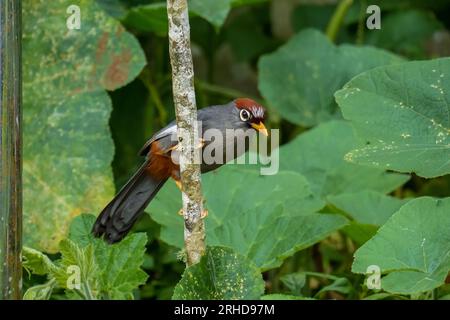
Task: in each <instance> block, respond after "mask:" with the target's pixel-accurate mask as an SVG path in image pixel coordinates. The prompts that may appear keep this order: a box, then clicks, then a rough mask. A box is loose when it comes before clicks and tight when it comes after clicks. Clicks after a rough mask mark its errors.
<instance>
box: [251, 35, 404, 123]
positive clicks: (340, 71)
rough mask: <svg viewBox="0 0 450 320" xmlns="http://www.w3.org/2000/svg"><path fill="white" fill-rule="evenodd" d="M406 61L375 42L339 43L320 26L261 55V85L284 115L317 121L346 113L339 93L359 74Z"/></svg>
mask: <svg viewBox="0 0 450 320" xmlns="http://www.w3.org/2000/svg"><path fill="white" fill-rule="evenodd" d="M400 61H401V58H399V57H397V56H395V55H393V54H390V53H388V52H386V51H383V50H379V49H375V48H372V47H356V46H352V45H341V46H339V47H337V46H335V45H334V44H332V43H331V42H330V41H329V40H328V38H327V37H326V36H325V35H323V34H322V33H320V32H319V31H317V30H314V29H308V30H305V31H302V32H300V33H298V34H297V35H295V36H294V37H292V39H291V40H289V42H288V43H287V44H285V45H284V46H282V47H281V48H279V49H278V50H277V51H276V52H274V53H271V54H269V55H266V56H263V57H262V58H261V59H260V61H259V89H260V91H261V93H262V95H263V96H264V98H265V99H266V100H267V101H268V103H269V104H270V105H271V106H272V107H274V108H276V109H277V110H278V111H279V112H280V115H281V116H282V117H283V118H284V119H286V120H288V121H290V122H293V123H295V124H298V125H302V126H305V127H311V126H314V125H316V124H318V123H320V122H323V121H326V120H330V119H334V118H340V117H341V115H340V111H339V109H338V108H337V105H336V102H335V101H334V98H333V94H334V93H335V92H336V90H338V89H340V88H341V87H342V86H343V85H344V84H345V83H346V82H347V81H348V80H350V79H351V78H352V77H353V76H355V75H357V74H359V73H361V72H363V71H365V70H369V69H372V68H374V67H377V66H381V65H385V64H391V63H397V62H400Z"/></svg>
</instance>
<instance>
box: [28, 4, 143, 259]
mask: <svg viewBox="0 0 450 320" xmlns="http://www.w3.org/2000/svg"><path fill="white" fill-rule="evenodd" d="M71 4H73V1H69V0H55V1H31V0H26V1H25V2H24V5H23V7H24V13H23V20H24V21H27V23H25V24H24V30H23V63H24V65H23V69H24V74H23V89H24V90H23V91H24V95H23V97H24V117H23V127H24V139H23V141H24V145H23V148H24V151H23V179H24V197H23V198H24V223H23V225H24V235H25V244H26V245H28V246H32V247H34V248H36V249H39V250H43V251H47V252H56V251H57V248H58V243H59V241H60V240H61V239H63V238H64V236H65V235H66V233H67V228H68V226H69V222H70V221H71V219H72V218H73V217H74V216H76V215H78V214H80V213H82V212H98V211H99V210H100V209H102V207H103V205H104V204H105V203H106V202H107V201H108V200H109V199H110V198H111V196H112V195H113V193H114V188H113V177H112V173H111V168H110V163H111V160H112V158H113V142H112V139H111V136H110V132H109V123H108V121H109V116H110V111H111V102H110V99H109V97H108V95H107V93H106V92H105V90H104V89H108V90H114V89H116V88H118V87H121V86H123V85H125V84H126V83H128V82H129V81H131V80H132V79H133V78H134V77H135V76H136V75H137V74H138V73H139V72H140V70H141V69H142V67H143V65H144V64H145V58H144V54H143V52H142V50H141V48H140V47H139V43H138V42H137V40H136V39H135V38H134V37H133V36H132V35H130V34H129V33H127V32H125V30H124V29H123V27H122V26H121V25H120V24H119V23H117V22H116V21H115V20H114V19H113V18H111V17H109V16H108V15H106V14H105V13H103V11H102V10H101V9H100V8H99V7H97V5H96V4H95V2H94V1H88V0H83V1H78V2H77V5H79V6H80V9H81V13H82V19H81V29H80V30H68V29H67V28H66V25H65V19H66V17H68V16H69V15H68V14H67V13H66V9H67V7H68V6H69V5H71ZM49 12H50V13H51V14H49ZM43 17H45V19H43Z"/></svg>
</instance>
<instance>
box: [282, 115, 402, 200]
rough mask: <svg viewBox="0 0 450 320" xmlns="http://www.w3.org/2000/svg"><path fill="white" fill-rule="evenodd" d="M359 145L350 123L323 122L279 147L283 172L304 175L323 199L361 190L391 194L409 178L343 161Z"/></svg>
mask: <svg viewBox="0 0 450 320" xmlns="http://www.w3.org/2000/svg"><path fill="white" fill-rule="evenodd" d="M331 137H332V138H331ZM358 146H361V143H360V142H359V140H358V138H357V137H356V135H355V134H354V132H353V129H352V127H351V126H350V124H348V123H347V122H344V121H330V122H327V123H323V124H321V125H319V126H317V127H316V128H314V129H311V130H309V131H307V132H305V133H303V134H301V135H299V136H298V137H297V138H296V139H294V140H293V141H291V142H289V143H288V144H286V145H283V146H282V147H281V148H280V159H282V161H280V170H291V171H296V172H299V173H301V174H302V175H303V176H305V177H306V179H307V180H308V182H309V183H310V185H311V190H312V191H313V193H314V194H317V195H321V196H323V197H326V196H328V195H334V194H341V193H352V192H357V191H361V190H375V191H379V192H382V193H388V192H391V191H393V190H395V189H396V188H398V187H399V186H401V185H402V184H403V183H405V182H406V181H407V180H408V179H409V177H408V176H407V175H400V174H396V173H388V172H386V171H385V170H383V169H376V168H369V167H366V166H360V165H355V164H352V163H348V162H346V161H344V155H345V154H346V153H347V152H349V151H350V150H352V149H354V148H357V147H358Z"/></svg>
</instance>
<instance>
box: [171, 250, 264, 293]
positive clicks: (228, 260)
mask: <svg viewBox="0 0 450 320" xmlns="http://www.w3.org/2000/svg"><path fill="white" fill-rule="evenodd" d="M263 293H264V280H263V279H262V276H261V273H260V271H259V269H258V268H257V267H256V266H255V265H254V263H252V262H251V261H249V260H248V259H247V258H245V257H243V256H241V255H239V254H237V253H235V252H234V251H233V250H232V249H229V248H221V247H209V248H208V249H207V250H206V253H205V255H204V256H203V257H202V259H201V260H200V262H199V263H197V264H195V265H193V266H191V267H189V268H187V269H186V270H185V271H184V273H183V277H182V278H181V281H180V282H179V283H178V284H177V286H176V287H175V290H174V293H173V297H172V299H177V300H237V299H239V300H243V299H246V300H255V299H259V298H260V297H261V295H262V294H263Z"/></svg>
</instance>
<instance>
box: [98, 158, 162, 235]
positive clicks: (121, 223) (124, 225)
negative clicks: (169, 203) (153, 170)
mask: <svg viewBox="0 0 450 320" xmlns="http://www.w3.org/2000/svg"><path fill="white" fill-rule="evenodd" d="M147 165H148V161H146V162H145V163H144V164H143V165H142V166H141V167H140V168H139V170H138V171H137V172H136V173H135V174H134V176H133V177H132V178H131V179H130V180H129V181H128V182H127V183H126V184H125V186H124V187H123V188H122V189H121V190H120V191H119V193H118V194H117V195H116V196H115V197H114V199H112V200H111V202H110V203H108V205H107V206H106V207H105V209H103V211H102V212H101V213H100V215H99V216H98V218H97V220H96V221H95V223H94V226H93V228H92V233H93V234H94V235H95V236H96V237H102V236H103V237H104V239H105V240H106V241H107V242H109V243H115V242H118V241H120V240H122V239H123V238H124V237H125V236H126V235H127V234H128V232H129V231H130V229H131V227H132V226H133V224H134V223H135V222H136V220H137V219H138V218H139V216H140V215H141V214H142V212H143V211H144V209H145V207H146V206H147V205H148V203H149V202H150V201H151V200H152V199H153V197H155V195H156V194H157V193H158V191H159V189H161V187H162V186H163V185H164V183H165V182H166V181H167V179H163V180H157V179H154V178H152V177H151V176H150V175H149V174H148V173H146V172H145V168H146V166H147Z"/></svg>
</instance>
